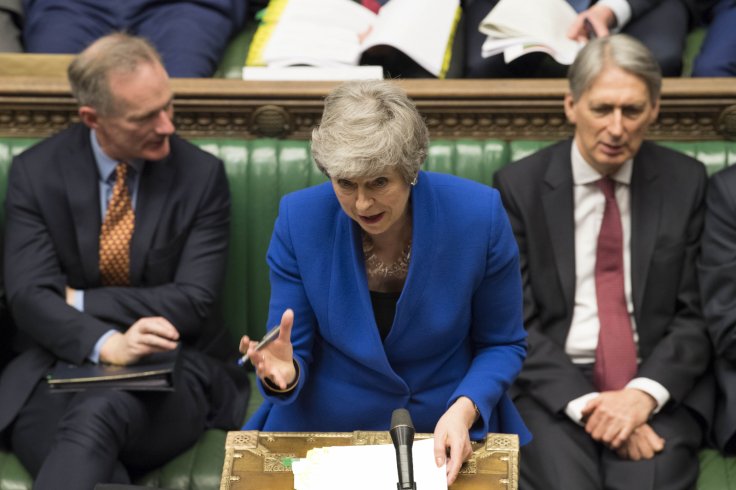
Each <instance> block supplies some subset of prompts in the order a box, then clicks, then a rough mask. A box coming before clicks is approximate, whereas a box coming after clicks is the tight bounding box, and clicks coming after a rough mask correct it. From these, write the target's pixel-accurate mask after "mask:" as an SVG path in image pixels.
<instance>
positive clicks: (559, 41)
mask: <svg viewBox="0 0 736 490" xmlns="http://www.w3.org/2000/svg"><path fill="white" fill-rule="evenodd" d="M577 15H578V14H577V12H575V9H573V8H572V7H571V6H570V4H568V3H567V2H566V1H565V0H545V1H543V2H539V1H536V0H500V1H499V2H498V3H497V4H496V6H495V7H494V8H493V9H492V10H491V11H490V12H489V13H488V15H487V16H486V17H485V18H484V19H483V22H481V24H480V27H479V29H480V31H481V32H482V33H484V34H486V35H487V36H488V38H487V39H486V41H485V43H483V48H482V50H483V51H482V55H483V57H484V58H488V57H490V56H493V55H496V54H499V53H504V61H505V62H506V63H509V62H511V61H513V60H515V59H516V58H518V57H520V56H522V55H525V54H528V53H532V52H544V53H548V54H549V55H550V56H552V57H553V58H554V59H555V61H557V62H558V63H561V64H563V65H569V64H572V62H573V61H574V60H575V56H576V55H577V53H578V51H580V48H582V47H583V44H582V43H578V42H577V41H573V40H572V39H570V38H568V37H567V30H568V28H569V26H570V25H571V24H572V23H573V22H574V21H575V19H576V18H577Z"/></svg>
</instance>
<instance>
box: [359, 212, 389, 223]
mask: <svg viewBox="0 0 736 490" xmlns="http://www.w3.org/2000/svg"><path fill="white" fill-rule="evenodd" d="M384 214H385V213H378V214H373V215H371V216H363V215H358V217H359V218H360V221H362V222H363V223H366V224H369V225H373V224H375V223H378V222H379V221H381V218H383V215H384Z"/></svg>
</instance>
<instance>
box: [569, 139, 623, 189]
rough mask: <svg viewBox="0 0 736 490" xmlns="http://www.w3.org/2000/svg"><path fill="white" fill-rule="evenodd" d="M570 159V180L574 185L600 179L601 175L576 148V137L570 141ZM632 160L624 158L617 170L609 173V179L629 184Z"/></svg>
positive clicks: (590, 182)
mask: <svg viewBox="0 0 736 490" xmlns="http://www.w3.org/2000/svg"><path fill="white" fill-rule="evenodd" d="M570 159H571V160H572V180H573V182H574V183H575V185H584V184H592V183H593V182H596V181H599V180H601V178H603V176H602V175H601V174H599V173H598V171H597V170H596V169H594V168H593V167H592V166H591V165H590V164H589V163H588V162H587V161H586V160H585V158H583V155H582V153H580V150H579V149H578V145H577V139H573V141H572V149H571V151H570ZM633 165H634V161H633V160H632V159H629V160H626V161H625V162H624V164H623V165H621V168H620V169H618V171H617V172H616V173H615V174H613V175H611V179H613V180H614V181H616V182H618V183H619V184H625V185H629V184H631V170H632V168H633Z"/></svg>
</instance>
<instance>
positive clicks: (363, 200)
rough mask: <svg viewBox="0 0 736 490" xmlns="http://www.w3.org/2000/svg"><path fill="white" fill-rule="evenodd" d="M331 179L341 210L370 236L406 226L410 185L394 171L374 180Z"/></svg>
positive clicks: (373, 178) (389, 171)
mask: <svg viewBox="0 0 736 490" xmlns="http://www.w3.org/2000/svg"><path fill="white" fill-rule="evenodd" d="M331 180H332V187H333V189H335V195H336V196H337V200H338V201H340V206H342V209H343V211H345V213H346V214H347V215H348V216H350V217H351V218H353V219H354V220H355V221H357V222H358V224H359V225H360V227H361V228H362V229H363V231H365V232H366V233H368V234H369V235H371V236H378V235H381V234H383V233H386V232H387V231H394V230H398V229H400V228H401V227H403V226H404V224H405V223H406V219H407V217H408V213H407V207H408V203H409V194H410V191H411V186H409V184H407V183H406V182H405V181H404V179H403V178H402V177H401V175H399V172H398V171H397V170H396V169H391V170H387V171H386V173H383V174H381V175H379V176H377V177H371V178H353V179H346V178H342V179H337V178H332V179H331Z"/></svg>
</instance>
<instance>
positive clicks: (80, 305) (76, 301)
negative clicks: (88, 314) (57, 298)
mask: <svg viewBox="0 0 736 490" xmlns="http://www.w3.org/2000/svg"><path fill="white" fill-rule="evenodd" d="M72 306H73V307H74V308H76V309H77V310H79V311H84V291H83V290H80V289H75V290H74V292H73V293H72Z"/></svg>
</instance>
